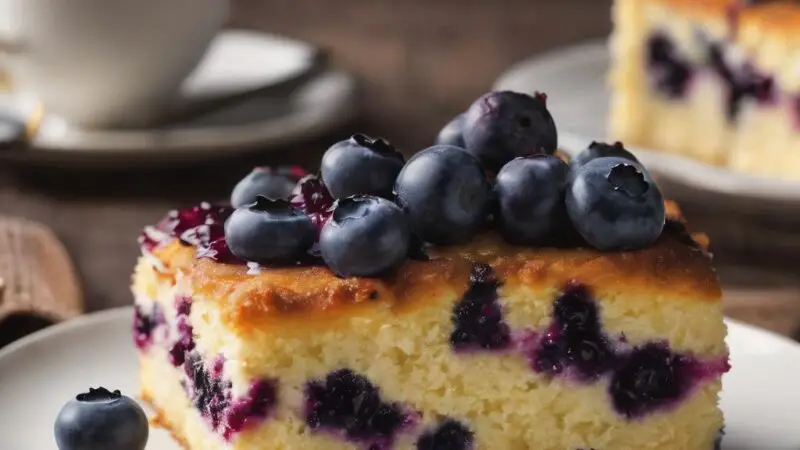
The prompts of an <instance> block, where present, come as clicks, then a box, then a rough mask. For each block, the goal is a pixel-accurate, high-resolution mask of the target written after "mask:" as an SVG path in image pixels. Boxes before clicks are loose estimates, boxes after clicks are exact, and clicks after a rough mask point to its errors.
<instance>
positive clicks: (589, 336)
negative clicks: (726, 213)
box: [450, 225, 730, 418]
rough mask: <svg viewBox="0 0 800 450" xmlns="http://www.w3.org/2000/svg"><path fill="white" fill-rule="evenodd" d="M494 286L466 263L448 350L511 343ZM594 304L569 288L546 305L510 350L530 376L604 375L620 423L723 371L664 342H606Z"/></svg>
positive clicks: (580, 288)
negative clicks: (543, 317)
mask: <svg viewBox="0 0 800 450" xmlns="http://www.w3.org/2000/svg"><path fill="white" fill-rule="evenodd" d="M675 228H677V229H683V228H681V227H679V226H677V225H676V226H675ZM499 285H500V283H499V282H498V280H497V279H496V277H495V275H494V272H493V271H492V268H491V267H490V266H488V265H486V264H481V263H476V264H475V265H474V266H473V268H472V273H471V274H470V287H469V289H468V290H467V292H466V293H465V294H464V297H463V298H462V300H461V301H460V302H458V303H456V305H455V307H454V312H453V325H454V330H453V332H452V334H451V337H450V342H451V345H452V347H453V349H454V350H455V351H459V350H464V349H489V350H496V349H503V348H507V347H509V346H510V344H511V333H510V331H509V327H508V326H507V325H506V324H505V322H504V321H503V318H502V314H501V311H500V307H499V302H498V299H497V287H498V286H499ZM598 306H599V305H598V304H597V302H596V301H595V300H594V299H593V296H592V294H591V292H590V290H589V288H588V287H587V286H585V285H582V284H580V283H574V282H573V283H570V284H568V285H567V286H566V287H565V288H564V289H563V291H562V292H561V294H560V295H559V296H558V297H557V298H556V299H555V301H554V302H553V319H552V323H551V325H550V326H549V327H547V328H546V330H545V331H544V332H543V333H531V332H527V333H524V334H521V335H520V336H521V338H517V339H515V341H517V342H515V344H516V345H515V347H516V348H519V349H520V350H521V351H522V352H523V353H524V354H525V355H526V356H527V357H528V359H529V361H530V365H531V368H532V369H533V370H534V371H535V372H537V373H541V374H544V375H547V376H549V377H554V376H562V375H563V376H567V377H569V378H572V379H575V380H577V381H580V382H593V381H596V380H597V379H599V378H600V377H601V376H605V375H608V376H610V378H611V382H610V385H609V396H610V397H611V401H612V403H613V405H614V409H615V410H616V411H617V412H618V413H619V414H620V415H622V416H625V417H627V418H634V417H639V416H642V415H645V414H648V413H650V412H652V411H655V410H657V409H660V408H662V407H667V406H670V405H671V404H674V403H676V402H677V401H678V400H680V399H681V398H683V397H684V396H685V395H687V393H688V392H690V391H691V389H693V388H694V387H695V386H696V385H697V384H699V383H700V382H702V381H705V380H710V379H714V378H716V377H718V376H719V375H721V374H723V373H725V372H727V371H728V370H730V365H729V364H728V361H727V359H722V360H718V361H712V362H701V361H699V360H697V359H695V358H692V357H690V356H687V355H680V354H675V353H672V352H671V351H670V349H669V347H668V346H667V345H666V344H665V343H648V344H645V345H642V346H638V347H634V348H630V346H628V345H627V342H626V340H625V339H624V336H621V337H620V338H619V339H617V340H615V341H612V340H611V339H610V338H609V337H608V336H607V335H606V334H605V333H604V331H603V328H602V324H601V321H600V312H599V308H598Z"/></svg>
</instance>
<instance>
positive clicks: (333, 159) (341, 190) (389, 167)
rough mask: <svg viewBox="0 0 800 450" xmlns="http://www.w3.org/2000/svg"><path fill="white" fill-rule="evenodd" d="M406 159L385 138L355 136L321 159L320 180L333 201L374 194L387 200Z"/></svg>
mask: <svg viewBox="0 0 800 450" xmlns="http://www.w3.org/2000/svg"><path fill="white" fill-rule="evenodd" d="M403 164H405V158H403V155H402V154H400V152H398V151H397V150H395V149H394V147H392V145H391V144H389V143H388V142H387V141H385V140H384V139H380V138H377V139H376V138H371V137H369V136H367V135H364V134H354V135H353V137H351V138H350V139H347V140H344V141H340V142H337V143H336V144H334V145H333V146H331V148H329V149H328V150H327V151H326V152H325V154H324V155H323V156H322V163H321V166H320V173H321V175H322V181H323V182H324V183H325V186H327V187H328V191H330V193H331V195H333V197H334V198H345V197H349V196H351V195H358V194H362V195H377V196H379V197H384V198H390V197H391V195H392V187H394V180H395V178H397V174H398V173H400V170H401V169H402V168H403Z"/></svg>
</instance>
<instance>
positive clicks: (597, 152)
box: [572, 141, 639, 168]
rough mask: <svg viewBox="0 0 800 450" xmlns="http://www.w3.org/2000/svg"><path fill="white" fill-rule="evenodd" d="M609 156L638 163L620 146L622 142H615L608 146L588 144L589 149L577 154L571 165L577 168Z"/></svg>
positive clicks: (598, 143) (600, 143)
mask: <svg viewBox="0 0 800 450" xmlns="http://www.w3.org/2000/svg"><path fill="white" fill-rule="evenodd" d="M609 156H613V157H619V158H624V159H627V160H629V161H633V162H635V163H638V162H639V160H638V159H636V157H635V156H633V153H631V152H629V151H628V150H626V149H625V147H624V146H623V145H622V142H615V143H613V144H611V145H609V144H606V143H604V142H597V141H593V142H592V143H591V144H589V147H587V148H586V149H585V150H584V151H582V152H580V153H578V156H576V157H575V159H573V160H572V164H573V166H574V167H576V168H577V167H580V166H582V165H584V164H586V163H588V162H589V161H593V160H595V159H597V158H605V157H609Z"/></svg>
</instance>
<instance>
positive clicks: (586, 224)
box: [566, 157, 665, 250]
mask: <svg viewBox="0 0 800 450" xmlns="http://www.w3.org/2000/svg"><path fill="white" fill-rule="evenodd" d="M566 205H567V212H568V213H569V217H570V219H571V221H572V224H573V225H574V226H575V229H576V230H577V231H578V232H579V233H580V234H581V236H583V238H584V239H585V240H586V242H588V243H589V244H590V245H591V246H593V247H595V248H597V249H600V250H633V249H639V248H644V247H647V246H648V245H650V244H652V243H653V242H654V241H655V240H656V239H658V237H659V236H660V235H661V231H662V229H663V228H664V220H665V211H664V198H663V197H662V195H661V191H660V190H659V189H658V186H656V184H655V182H654V181H653V179H652V178H650V174H649V173H648V172H647V170H645V169H644V167H642V166H641V165H640V164H638V163H635V162H633V161H631V160H628V159H623V158H616V157H614V158H597V159H595V160H592V161H590V162H588V163H586V164H585V165H583V166H581V167H578V168H577V170H575V171H574V173H573V174H572V176H571V177H570V181H569V184H568V186H567V193H566Z"/></svg>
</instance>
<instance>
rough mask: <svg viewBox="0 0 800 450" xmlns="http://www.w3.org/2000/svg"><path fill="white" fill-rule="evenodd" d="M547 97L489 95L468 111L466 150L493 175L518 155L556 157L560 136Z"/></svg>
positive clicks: (510, 93)
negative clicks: (548, 106)
mask: <svg viewBox="0 0 800 450" xmlns="http://www.w3.org/2000/svg"><path fill="white" fill-rule="evenodd" d="M546 99H547V97H546V96H545V95H544V94H538V93H537V94H536V95H534V96H530V95H527V94H521V93H517V92H510V91H498V92H490V93H488V94H485V95H483V96H482V97H480V98H479V99H477V100H476V101H475V102H474V103H473V104H472V106H470V107H469V109H468V110H467V112H466V117H465V119H464V126H463V132H464V142H465V143H466V149H467V151H469V152H470V153H472V154H473V155H475V157H477V158H478V159H479V160H480V161H481V163H483V165H484V166H485V167H486V168H487V169H489V170H491V171H494V172H497V171H499V170H500V168H501V167H503V165H505V163H507V162H509V161H511V160H512V159H514V158H516V157H518V156H528V155H534V154H550V155H551V154H553V153H554V152H555V151H556V146H557V144H558V134H557V132H556V124H555V122H554V121H553V117H552V116H551V115H550V112H549V111H548V110H547V101H546Z"/></svg>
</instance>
